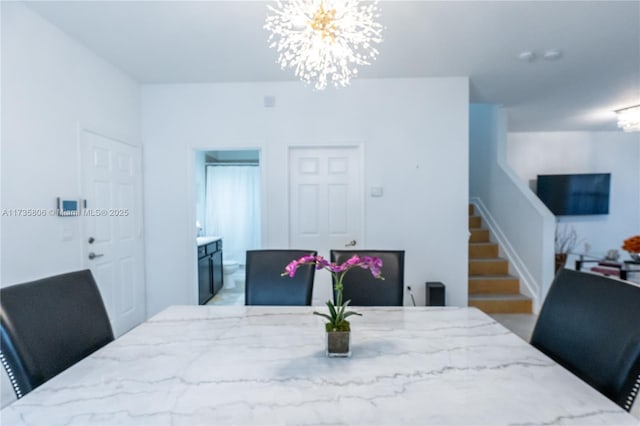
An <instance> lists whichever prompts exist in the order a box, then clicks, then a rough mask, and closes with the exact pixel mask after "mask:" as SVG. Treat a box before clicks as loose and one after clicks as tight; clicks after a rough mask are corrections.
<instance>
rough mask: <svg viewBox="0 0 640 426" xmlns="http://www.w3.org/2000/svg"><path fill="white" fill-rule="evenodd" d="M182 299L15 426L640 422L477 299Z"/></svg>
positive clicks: (31, 406)
mask: <svg viewBox="0 0 640 426" xmlns="http://www.w3.org/2000/svg"><path fill="white" fill-rule="evenodd" d="M314 309H321V308H320V307H315V308H314V307H312V306H305V307H302V306H301V307H263V306H174V307H171V308H169V309H167V310H165V311H164V312H162V313H160V314H158V315H156V316H155V317H153V318H151V319H150V320H148V321H147V322H145V323H143V324H142V325H140V326H139V327H137V328H135V329H134V330H131V331H130V332H129V333H127V334H125V335H123V336H121V337H119V338H118V339H116V340H115V341H114V342H112V343H110V344H108V345H106V346H105V347H103V348H102V349H100V350H98V351H97V352H95V353H94V354H92V355H90V356H89V357H87V358H86V359H84V360H82V361H80V362H79V363H78V364H76V365H74V366H73V367H71V368H69V369H68V370H66V371H64V372H63V373H61V374H59V375H58V376H56V377H54V378H53V379H51V380H50V381H48V382H47V383H45V384H44V385H42V386H40V387H39V388H37V389H35V390H34V391H33V392H31V393H29V394H28V395H26V396H25V397H24V398H22V399H20V400H18V401H16V402H15V403H13V404H12V405H9V406H8V407H6V408H4V409H3V410H2V413H1V417H2V424H3V425H4V426H8V425H50V426H53V425H190V426H191V425H285V424H286V425H403V424H404V425H555V424H563V425H586V424H589V425H592V424H606V425H614V424H615V425H637V424H638V420H637V419H635V418H633V417H632V416H630V415H629V414H628V413H626V412H625V411H624V410H622V408H620V407H618V406H617V405H615V404H614V403H613V402H611V401H609V400H608V399H607V398H605V397H604V396H603V395H601V394H600V393H598V392H597V391H596V390H594V389H593V388H591V387H590V386H589V385H587V384H586V383H584V382H582V381H581V380H580V379H578V378H577V377H575V376H574V375H573V374H571V373H570V372H568V371H567V370H565V369H564V368H563V367H561V366H560V365H558V364H556V363H555V362H554V361H552V360H551V359H549V358H547V357H546V356H545V355H544V354H542V353H541V352H539V351H538V350H536V349H535V348H533V347H532V346H530V345H529V344H528V343H526V342H525V341H523V340H521V339H520V338H518V337H517V336H516V335H514V334H512V333H511V332H510V331H508V330H507V329H505V328H504V327H502V326H501V325H499V324H498V323H496V322H495V321H494V320H493V319H492V318H490V317H488V316H487V315H485V314H483V313H482V312H480V311H478V310H476V309H474V308H408V307H406V308H400V307H398V308H395V307H390V308H386V307H385V308H360V307H359V308H357V310H358V311H359V312H362V313H363V314H364V316H362V317H358V318H355V319H354V320H353V321H352V323H351V326H352V328H353V332H352V335H351V344H352V352H353V354H352V356H351V358H327V357H326V355H325V353H324V339H325V333H324V323H323V320H322V319H321V318H319V317H318V316H315V315H312V311H313V310H314Z"/></svg>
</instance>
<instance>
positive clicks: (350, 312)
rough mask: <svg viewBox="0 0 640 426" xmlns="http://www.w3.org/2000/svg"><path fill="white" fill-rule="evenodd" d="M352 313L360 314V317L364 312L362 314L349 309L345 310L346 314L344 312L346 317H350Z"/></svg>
mask: <svg viewBox="0 0 640 426" xmlns="http://www.w3.org/2000/svg"><path fill="white" fill-rule="evenodd" d="M351 315H358V316H360V317H361V316H362V314H361V313H358V312H353V311H348V312H345V314H344V318H348V317H350V316H351Z"/></svg>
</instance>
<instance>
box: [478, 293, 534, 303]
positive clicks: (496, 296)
mask: <svg viewBox="0 0 640 426" xmlns="http://www.w3.org/2000/svg"><path fill="white" fill-rule="evenodd" d="M469 300H500V301H505V300H531V298H530V297H529V296H525V295H524V294H522V293H518V294H512V293H476V294H470V295H469Z"/></svg>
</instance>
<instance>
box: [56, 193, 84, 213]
mask: <svg viewBox="0 0 640 426" xmlns="http://www.w3.org/2000/svg"><path fill="white" fill-rule="evenodd" d="M79 214H80V202H79V201H78V200H63V199H62V198H60V197H58V216H78V215H79Z"/></svg>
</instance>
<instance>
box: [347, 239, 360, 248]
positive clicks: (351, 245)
mask: <svg viewBox="0 0 640 426" xmlns="http://www.w3.org/2000/svg"><path fill="white" fill-rule="evenodd" d="M356 244H357V243H356V240H351V241H349V242H348V243H347V244H345V245H344V246H345V247H354V246H355V245H356Z"/></svg>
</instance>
